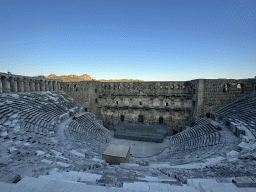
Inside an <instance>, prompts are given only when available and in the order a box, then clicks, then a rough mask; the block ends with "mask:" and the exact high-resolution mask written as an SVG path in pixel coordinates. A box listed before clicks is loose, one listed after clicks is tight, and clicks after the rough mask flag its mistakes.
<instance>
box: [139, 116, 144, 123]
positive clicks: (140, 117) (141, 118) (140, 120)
mask: <svg viewBox="0 0 256 192" xmlns="http://www.w3.org/2000/svg"><path fill="white" fill-rule="evenodd" d="M139 122H142V123H143V115H139Z"/></svg>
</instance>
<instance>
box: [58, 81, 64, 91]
mask: <svg viewBox="0 0 256 192" xmlns="http://www.w3.org/2000/svg"><path fill="white" fill-rule="evenodd" d="M60 83H61V82H59V83H58V89H59V90H61V88H60V87H61V85H60ZM62 88H63V86H62ZM62 90H63V89H62Z"/></svg>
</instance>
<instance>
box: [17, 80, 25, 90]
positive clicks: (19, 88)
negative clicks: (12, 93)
mask: <svg viewBox="0 0 256 192" xmlns="http://www.w3.org/2000/svg"><path fill="white" fill-rule="evenodd" d="M18 92H24V84H23V79H22V78H18Z"/></svg>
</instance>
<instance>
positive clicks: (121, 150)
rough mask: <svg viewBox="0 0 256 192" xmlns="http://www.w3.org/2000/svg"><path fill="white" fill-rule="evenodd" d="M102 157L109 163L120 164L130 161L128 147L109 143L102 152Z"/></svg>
mask: <svg viewBox="0 0 256 192" xmlns="http://www.w3.org/2000/svg"><path fill="white" fill-rule="evenodd" d="M102 159H104V160H105V161H106V162H107V163H109V164H110V165H111V164H120V163H129V162H130V147H128V146H122V145H115V144H109V146H108V147H107V149H106V150H105V151H104V153H103V154H102Z"/></svg>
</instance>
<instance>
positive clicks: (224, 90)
mask: <svg viewBox="0 0 256 192" xmlns="http://www.w3.org/2000/svg"><path fill="white" fill-rule="evenodd" d="M228 91H229V84H224V86H223V93H228Z"/></svg>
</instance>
